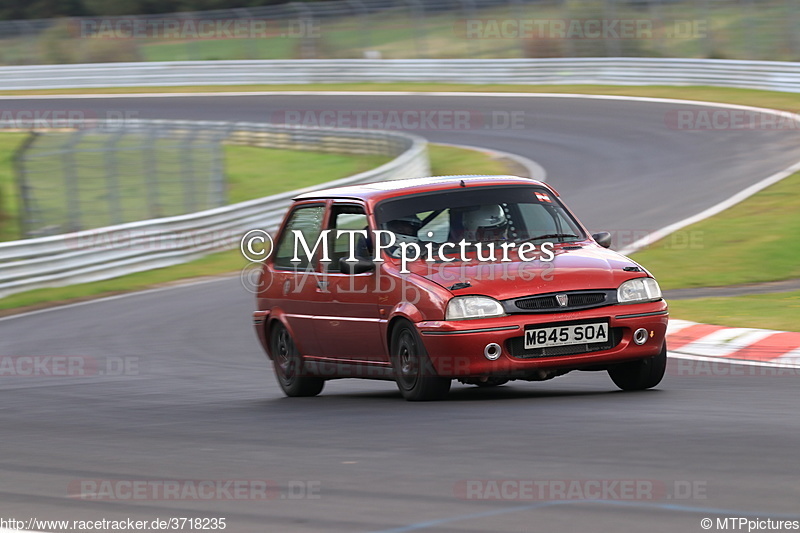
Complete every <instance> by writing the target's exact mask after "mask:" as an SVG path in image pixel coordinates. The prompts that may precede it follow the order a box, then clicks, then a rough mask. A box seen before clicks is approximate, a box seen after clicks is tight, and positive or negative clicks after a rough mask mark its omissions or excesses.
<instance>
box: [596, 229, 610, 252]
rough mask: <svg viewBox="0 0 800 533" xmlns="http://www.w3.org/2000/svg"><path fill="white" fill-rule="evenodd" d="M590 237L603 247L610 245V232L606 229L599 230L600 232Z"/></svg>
mask: <svg viewBox="0 0 800 533" xmlns="http://www.w3.org/2000/svg"><path fill="white" fill-rule="evenodd" d="M592 239H594V240H595V241H596V242H597V244H599V245H600V246H602V247H603V248H610V247H611V234H610V233H609V232H607V231H601V232H600V233H595V234H594V235H592Z"/></svg>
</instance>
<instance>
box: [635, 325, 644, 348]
mask: <svg viewBox="0 0 800 533" xmlns="http://www.w3.org/2000/svg"><path fill="white" fill-rule="evenodd" d="M633 342H635V343H636V344H639V345H642V344H644V343H645V342H647V330H646V329H644V328H639V329H637V330H636V331H634V332H633Z"/></svg>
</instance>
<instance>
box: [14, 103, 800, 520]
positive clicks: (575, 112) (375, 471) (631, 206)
mask: <svg viewBox="0 0 800 533" xmlns="http://www.w3.org/2000/svg"><path fill="white" fill-rule="evenodd" d="M3 105H4V106H5V107H6V108H8V109H15V108H20V109H90V110H94V111H96V112H98V113H102V112H103V111H105V110H114V111H125V110H130V111H136V112H138V117H139V118H168V119H198V120H200V119H204V120H243V121H261V120H263V121H267V120H269V117H270V113H272V112H279V111H281V110H285V109H381V110H387V109H400V110H409V109H411V110H421V109H445V108H446V109H468V110H471V111H473V112H477V113H492V112H497V111H504V112H511V111H524V112H525V120H524V127H523V128H521V129H485V128H475V129H470V130H465V131H452V130H438V131H419V132H416V133H419V134H421V135H423V136H425V137H427V138H428V139H429V140H431V141H434V142H436V141H439V142H448V143H458V144H468V145H474V146H482V147H486V148H494V149H499V150H504V151H507V152H511V153H515V154H520V155H523V156H526V157H530V158H531V159H534V160H535V161H537V162H538V163H540V164H541V165H542V166H543V167H544V168H545V169H546V170H547V174H548V181H549V182H550V183H551V184H552V185H553V186H554V187H555V188H556V189H557V190H558V191H559V192H560V193H561V194H562V195H563V197H564V199H565V201H566V203H567V204H568V205H569V206H570V207H571V208H572V209H573V210H574V211H575V212H576V214H577V215H578V217H579V218H580V219H581V220H582V221H583V222H584V223H585V224H586V225H587V226H588V227H589V228H590V229H591V230H593V231H600V230H621V231H650V230H654V229H657V228H660V227H662V226H665V225H666V224H669V223H672V222H675V221H678V220H681V219H683V218H685V217H687V216H690V215H693V214H695V213H697V212H699V211H702V210H703V209H705V208H707V207H709V206H711V205H713V204H716V203H717V202H719V201H721V200H723V199H725V198H727V197H729V196H731V195H732V194H734V193H735V192H737V191H739V190H741V189H743V188H744V187H746V186H748V185H750V184H752V183H755V182H757V181H759V180H761V179H763V178H764V177H766V176H768V175H770V174H772V173H774V172H777V171H779V170H782V169H783V168H785V167H787V166H789V165H790V164H792V163H794V162H796V161H798V160H800V143H798V140H800V135H798V133H795V132H789V131H755V130H747V129H744V130H726V131H686V130H676V129H672V128H670V127H668V126H667V123H666V122H665V116H667V114H668V113H670V112H672V110H675V109H686V106H685V105H682V104H675V103H670V104H664V103H648V102H626V101H614V100H593V99H570V98H486V97H454V96H450V97H434V96H363V95H362V96H297V95H285V96H237V97H220V96H202V97H186V98H183V97H170V98H154V97H146V98H142V97H131V98H113V99H56V98H53V99H35V100H23V99H10V100H5V101H4V102H3ZM265 171H268V169H265ZM265 192H266V191H265ZM709 268H713V265H709ZM253 303H254V302H253V298H252V295H250V294H249V293H247V292H245V291H244V290H243V289H242V288H241V286H240V284H239V280H238V278H226V279H220V280H215V281H211V282H205V283H201V284H194V285H188V286H180V287H173V288H169V289H163V290H157V291H151V292H145V293H139V294H134V295H130V296H125V297H121V298H114V299H109V300H102V301H98V302H94V303H88V304H83V305H78V306H72V307H66V308H61V309H52V310H48V311H45V312H38V313H34V314H29V315H23V316H19V317H10V318H6V319H0V355H6V356H48V355H50V356H57V355H61V356H73V357H84V358H86V360H87V361H94V362H96V363H98V364H99V365H100V366H99V367H98V368H99V369H101V370H102V369H104V368H107V367H105V366H104V365H105V364H106V362H115V361H116V362H118V361H123V362H126V363H128V364H129V368H128V370H127V371H123V372H114V374H116V375H112V376H109V375H95V376H91V377H55V376H49V377H48V376H37V377H27V376H6V377H0V390H2V391H3V392H2V398H3V401H2V402H0V425H1V426H2V428H3V429H2V433H1V434H0V435H2V436H1V437H0V441H1V442H2V448H0V449H2V452H3V453H2V456H0V473H1V474H0V500H2V502H3V503H4V505H3V514H4V516H5V517H6V518H8V517H16V518H19V519H27V518H28V517H36V518H40V519H76V520H78V519H80V520H89V519H92V520H97V519H101V518H106V519H120V518H127V517H131V518H134V519H142V520H145V519H146V520H152V519H154V518H156V517H158V518H162V519H166V518H169V517H226V518H227V523H228V527H227V531H232V532H237V533H238V532H283V531H287V532H288V531H291V532H295V531H299V532H304V531H341V532H389V531H396V532H400V531H437V532H449V531H453V532H455V531H475V532H479V531H480V532H483V531H498V532H511V531H543V532H551V531H558V532H561V531H568V532H584V531H587V532H591V531H613V532H615V533H625V532H631V533H632V532H637V533H638V532H640V531H649V532H678V531H681V532H682V531H687V532H693V531H703V529H702V528H701V525H700V521H701V519H702V518H705V517H709V518H711V519H713V520H716V518H717V517H722V518H724V517H751V518H762V519H766V518H772V519H780V518H786V517H790V518H793V519H800V510H799V509H800V505H798V502H800V487H798V484H797V478H798V473H800V468H799V467H798V462H797V450H798V449H800V415H798V403H800V401H799V400H800V398H799V397H798V375H797V373H794V374H792V373H789V374H788V375H787V374H783V375H775V374H772V373H769V372H764V374H765V375H758V376H751V375H746V376H742V375H739V374H737V373H731V372H726V371H725V365H724V364H720V365H718V367H717V369H716V370H714V372H712V373H708V372H706V371H703V372H700V371H697V372H695V371H693V370H692V367H691V365H689V366H687V365H686V364H685V363H686V361H683V362H682V363H683V364H681V365H678V363H679V361H677V360H672V361H671V362H670V366H669V368H668V370H667V376H666V377H665V379H664V381H663V382H662V383H661V385H660V386H659V387H658V388H657V389H655V390H651V391H644V392H636V393H624V392H620V391H618V390H616V387H615V386H614V385H613V383H612V382H611V380H610V379H609V378H608V376H607V375H606V374H605V373H572V374H569V375H567V376H564V377H561V378H556V379H555V380H552V381H547V382H542V383H518V382H513V383H511V384H508V385H505V386H503V387H500V388H498V389H479V388H477V387H468V386H462V385H455V386H454V387H453V391H452V392H451V394H450V396H449V399H448V400H447V401H444V402H437V403H424V404H414V403H408V402H405V401H403V400H402V399H401V398H400V394H399V393H398V391H397V389H396V387H395V385H394V384H393V383H390V382H369V381H357V380H342V381H337V382H330V383H328V384H327V385H326V388H325V390H324V391H323V393H322V395H321V396H319V397H316V398H297V399H288V398H284V397H283V395H282V394H281V392H280V390H279V388H278V386H277V384H276V383H275V379H274V376H273V375H272V369H271V367H270V365H269V364H268V361H267V359H266V358H265V356H264V354H263V352H262V350H261V348H260V347H259V345H258V343H257V341H256V338H255V335H254V333H253V331H252V326H251V311H252V309H253ZM115 368H117V367H115ZM254 479H257V480H270V481H271V482H273V483H275V484H276V485H278V486H279V487H280V489H281V490H280V493H281V494H282V495H283V496H284V497H277V494H276V497H275V498H274V499H270V500H268V501H263V500H260V501H250V500H238V499H234V500H221V499H213V500H211V501H202V502H198V501H190V500H185V499H184V500H159V499H133V500H126V499H118V500H105V501H94V500H92V494H90V493H86V492H83V493H81V491H80V490H79V491H77V492H76V491H74V490H73V489H74V488H75V487H76V486H77V487H80V486H81V485H80V481H81V480H84V481H85V480H128V481H137V480H138V481H157V480H254ZM487 480H494V481H497V482H502V481H503V480H507V481H509V483H507V484H506V487H511V488H513V487H515V486H516V487H519V486H520V481H519V480H539V481H543V482H544V483H545V484H544V486H545V496H546V497H545V498H543V500H544V501H540V500H539V499H538V498H535V497H534V498H530V497H527V498H523V499H522V500H521V501H520V500H518V499H517V498H516V494H514V493H513V491H508V490H507V491H506V493H500V494H499V496H498V493H495V492H492V491H489V490H485V489H486V488H487V487H488V486H489V485H488V484H487ZM631 481H633V482H637V483H639V484H640V485H641V484H645V485H647V486H649V487H654V488H655V490H654V491H650V492H646V494H644V495H640V496H638V497H636V496H635V497H632V498H626V497H624V496H620V493H619V492H618V491H617V492H615V491H614V490H612V491H610V492H609V493H608V497H609V498H611V501H605V502H585V501H581V498H580V496H582V495H585V494H582V493H580V490H579V491H577V492H573V493H571V494H564V495H562V494H561V493H559V492H558V490H555V488H557V487H563V486H565V485H566V486H569V487H573V488H575V487H577V488H578V489H582V490H584V491H585V489H587V488H588V487H589V486H590V484H591V482H597V483H600V484H605V485H614V484H616V485H614V486H618V485H620V484H624V483H625V482H631ZM470 483H471V484H470ZM559 483H560V484H559ZM467 486H469V487H473V488H474V487H481V490H478V491H474V492H473V493H472V494H473V496H475V497H477V498H479V499H467V497H466V496H467V492H466V491H465V489H464V487H467ZM304 492H305V494H306V496H308V493H309V492H311V496H312V497H311V498H309V497H306V498H301V497H294V496H302V495H303V493H304ZM535 495H536V494H535V493H534V496H535ZM648 495H649V497H648ZM82 496H83V497H82ZM480 498H482V499H480ZM498 498H499V499H498Z"/></svg>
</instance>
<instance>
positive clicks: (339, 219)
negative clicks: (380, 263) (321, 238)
mask: <svg viewBox="0 0 800 533" xmlns="http://www.w3.org/2000/svg"><path fill="white" fill-rule="evenodd" d="M329 229H331V230H332V231H331V234H330V238H331V239H332V246H331V260H332V261H331V264H330V265H329V266H328V268H329V269H330V270H334V271H338V270H339V259H340V258H342V257H349V256H350V235H349V234H347V233H344V234H342V235H341V236H339V237H336V233H337V232H338V231H339V230H357V231H360V230H365V229H366V230H368V229H369V221H368V220H367V213H366V212H365V211H364V208H363V207H361V206H359V205H352V204H349V205H334V206H333V210H332V212H331V222H330V228H329ZM353 241H354V244H355V252H356V253H355V255H356V257H360V258H367V257H370V256H371V255H372V244H371V239H370V238H369V234H367V238H365V237H363V236H362V235H356V236H355V238H354V239H353Z"/></svg>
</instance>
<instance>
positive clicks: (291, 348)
mask: <svg viewBox="0 0 800 533" xmlns="http://www.w3.org/2000/svg"><path fill="white" fill-rule="evenodd" d="M270 354H271V355H272V364H273V366H274V367H275V377H276V378H277V379H278V385H280V386H281V389H282V390H283V393H284V394H286V396H289V397H298V396H316V395H317V394H319V393H320V392H322V387H324V386H325V380H324V379H322V378H318V377H314V376H307V375H304V369H303V358H302V357H301V356H300V352H299V351H298V350H297V346H296V345H295V343H294V339H292V336H291V334H289V331H288V330H287V329H286V327H284V325H283V324H277V325H276V326H275V327H274V328H273V329H272V334H271V335H270Z"/></svg>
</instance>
